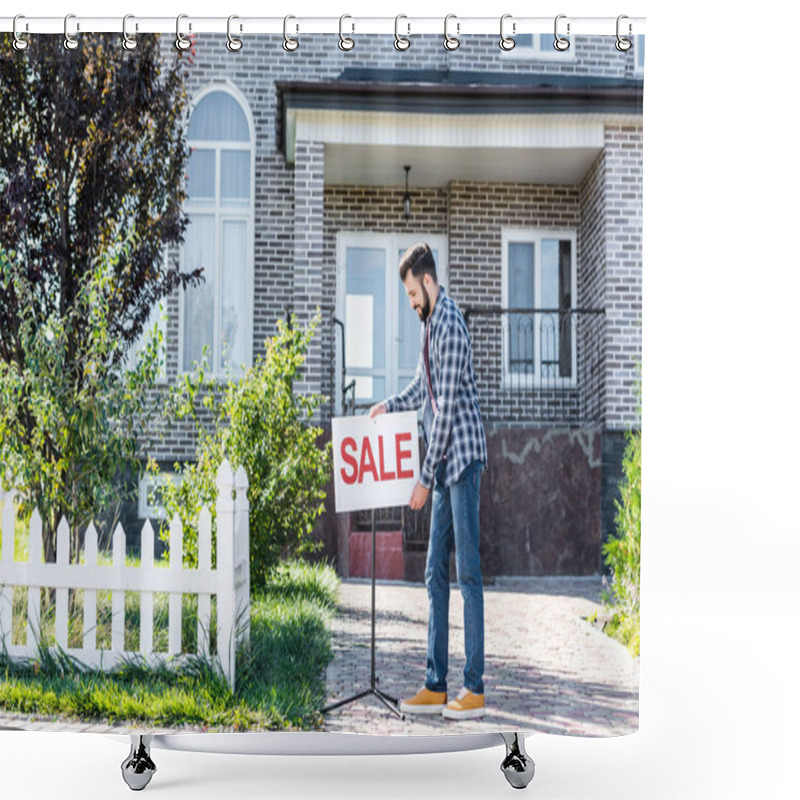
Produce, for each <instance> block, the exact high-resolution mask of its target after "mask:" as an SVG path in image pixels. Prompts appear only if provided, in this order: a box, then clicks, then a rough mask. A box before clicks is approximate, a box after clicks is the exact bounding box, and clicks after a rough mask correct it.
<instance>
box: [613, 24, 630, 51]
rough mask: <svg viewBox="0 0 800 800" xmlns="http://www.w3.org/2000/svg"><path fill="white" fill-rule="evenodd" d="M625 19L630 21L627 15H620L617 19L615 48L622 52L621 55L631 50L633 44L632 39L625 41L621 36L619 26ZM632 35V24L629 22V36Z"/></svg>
mask: <svg viewBox="0 0 800 800" xmlns="http://www.w3.org/2000/svg"><path fill="white" fill-rule="evenodd" d="M623 19H628V18H627V17H626V16H625V14H620V15H619V16H618V17H617V43H616V45H615V47H616V48H617V50H619V51H620V53H626V52H627V51H628V50H630V49H631V44H632V42H631V40H630V39H625V38H623V37H622V36H620V35H619V24H620V22H622V20H623ZM630 34H631V24H630V22H629V23H628V36H630Z"/></svg>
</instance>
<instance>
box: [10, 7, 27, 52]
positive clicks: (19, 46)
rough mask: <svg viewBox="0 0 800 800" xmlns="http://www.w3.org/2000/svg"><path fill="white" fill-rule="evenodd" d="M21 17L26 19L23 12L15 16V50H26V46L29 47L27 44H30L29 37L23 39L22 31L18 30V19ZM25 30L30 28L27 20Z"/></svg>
mask: <svg viewBox="0 0 800 800" xmlns="http://www.w3.org/2000/svg"><path fill="white" fill-rule="evenodd" d="M20 19H25V17H24V16H23V15H22V14H17V16H16V17H14V28H13V31H14V49H15V50H19V51H21V50H25V48H27V46H28V44H29V42H28V40H27V39H23V38H22V36H21V34H20V32H19V31H18V30H17V20H20ZM25 30H26V31H27V30H28V23H27V22H26V23H25Z"/></svg>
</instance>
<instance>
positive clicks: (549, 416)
mask: <svg viewBox="0 0 800 800" xmlns="http://www.w3.org/2000/svg"><path fill="white" fill-rule="evenodd" d="M464 317H465V319H466V321H467V325H468V327H469V331H470V337H471V339H472V353H473V361H474V364H475V379H476V381H477V384H478V396H479V399H480V403H481V413H482V415H483V418H484V420H485V421H488V422H500V423H503V422H507V423H531V422H533V423H541V422H549V423H555V424H564V425H570V426H573V425H582V424H587V423H596V422H599V421H601V420H602V408H603V397H602V392H603V381H602V357H603V346H604V328H605V326H604V323H605V312H604V311H603V310H602V309H594V308H590V309H552V308H541V309H523V308H498V307H489V306H469V307H465V308H464Z"/></svg>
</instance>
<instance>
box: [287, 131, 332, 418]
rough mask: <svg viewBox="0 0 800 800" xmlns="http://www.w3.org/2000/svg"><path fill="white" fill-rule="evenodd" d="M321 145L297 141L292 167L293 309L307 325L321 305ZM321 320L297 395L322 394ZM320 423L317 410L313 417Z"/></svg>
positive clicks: (322, 154) (323, 322)
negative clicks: (301, 393)
mask: <svg viewBox="0 0 800 800" xmlns="http://www.w3.org/2000/svg"><path fill="white" fill-rule="evenodd" d="M324 167H325V146H324V144H323V143H322V142H314V141H299V140H298V141H297V144H296V156H295V165H294V291H293V293H292V307H293V309H294V313H295V314H296V316H297V321H298V324H302V325H306V324H307V323H308V322H309V321H310V320H311V319H312V317H313V316H314V314H315V313H316V310H317V308H318V307H319V306H321V305H322V266H323V255H322V253H323V248H322V240H323V222H324V219H323V171H324ZM324 324H325V320H324V319H323V320H322V321H321V323H320V325H319V326H318V327H317V332H316V335H315V336H314V338H313V339H312V341H311V345H310V347H309V349H308V352H307V355H306V363H305V367H304V369H303V370H302V372H301V378H300V380H298V381H297V383H296V384H295V386H296V389H297V391H298V392H305V393H308V392H316V393H319V392H321V391H322V378H323V361H322V344H321V341H322V334H323V330H322V328H323V325H324ZM315 421H317V422H318V421H319V409H317V414H316V415H315Z"/></svg>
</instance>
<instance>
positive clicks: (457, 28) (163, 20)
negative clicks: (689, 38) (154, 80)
mask: <svg viewBox="0 0 800 800" xmlns="http://www.w3.org/2000/svg"><path fill="white" fill-rule="evenodd" d="M187 5H189V4H187ZM181 16H182V18H181V22H180V27H181V31H182V32H183V33H184V34H185V35H188V34H192V33H226V32H228V30H229V27H228V26H229V18H228V17H227V16H225V17H195V16H192V15H191V14H186V15H181ZM559 18H560V19H559V21H558V25H559V26H560V30H561V31H562V32H564V33H567V25H569V31H568V33H569V34H607V35H610V36H614V35H616V34H617V31H618V18H617V17H570V16H567V15H559ZM122 19H123V18H122V16H116V17H84V16H80V15H77V14H76V15H70V19H69V30H70V32H71V33H72V34H78V33H122V30H123V28H122ZM234 19H235V20H236V22H235V26H234V30H235V32H236V33H237V35H238V34H255V33H277V34H283V33H284V32H285V28H284V25H285V22H284V17H234ZM291 20H292V21H291V32H292V33H334V34H338V33H340V32H341V30H342V26H344V31H345V32H346V33H348V34H350V33H354V32H355V33H383V34H395V32H396V26H397V25H399V30H400V32H401V33H402V34H403V35H406V36H407V35H412V36H413V35H416V34H439V35H441V34H442V33H443V32H444V30H445V20H444V18H443V17H410V16H400V17H399V19H396V18H395V17H355V16H350V15H345V16H344V18H340V17H291ZM448 24H449V26H450V31H451V32H452V33H453V34H455V33H457V34H458V35H460V36H464V35H467V36H468V35H470V34H497V33H498V32H499V30H500V27H499V26H500V24H501V23H500V16H499V15H498V16H497V17H459V16H458V15H451V18H450V20H449V23H448ZM126 25H127V31H128V32H129V33H131V34H135V33H173V34H174V33H175V30H176V18H175V17H137V16H133V15H132V16H130V17H129V18H128V22H127V23H126ZM622 25H623V35H625V36H630V35H632V34H642V33H644V32H645V17H627V16H624V15H623V17H622ZM64 26H65V18H64V17H35V16H31V17H28V16H23V15H20V16H19V17H18V19H17V25H16V30H17V32H18V33H20V34H26V33H57V34H63V33H64ZM13 30H14V17H13V16H10V17H0V32H4V33H5V32H8V33H11V32H12V31H13ZM505 30H506V33H507V34H508V35H510V36H514V35H519V34H526V33H550V34H552V33H553V30H554V17H513V16H508V15H506V19H505Z"/></svg>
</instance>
